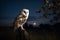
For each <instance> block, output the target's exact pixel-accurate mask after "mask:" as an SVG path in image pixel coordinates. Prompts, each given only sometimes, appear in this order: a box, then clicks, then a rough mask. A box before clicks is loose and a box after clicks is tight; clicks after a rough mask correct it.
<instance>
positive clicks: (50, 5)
mask: <svg viewBox="0 0 60 40" xmlns="http://www.w3.org/2000/svg"><path fill="white" fill-rule="evenodd" d="M50 10H52V11H51V12H52V13H50V14H49V11H50ZM40 12H44V15H43V16H44V17H45V18H48V16H50V15H52V16H53V20H51V21H50V22H53V21H58V20H59V19H60V0H44V5H43V6H42V7H41V9H39V10H36V13H40ZM54 15H56V16H54Z"/></svg>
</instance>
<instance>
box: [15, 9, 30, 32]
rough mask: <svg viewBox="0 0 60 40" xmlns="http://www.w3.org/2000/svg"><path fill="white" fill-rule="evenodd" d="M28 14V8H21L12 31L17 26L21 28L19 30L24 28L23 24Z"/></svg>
mask: <svg viewBox="0 0 60 40" xmlns="http://www.w3.org/2000/svg"><path fill="white" fill-rule="evenodd" d="M28 16H29V9H22V11H21V12H20V13H19V15H18V16H17V17H16V19H15V21H14V31H16V29H17V28H19V27H20V28H21V30H24V28H23V25H24V24H25V23H26V21H27V19H28Z"/></svg>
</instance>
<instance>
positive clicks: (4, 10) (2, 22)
mask: <svg viewBox="0 0 60 40" xmlns="http://www.w3.org/2000/svg"><path fill="white" fill-rule="evenodd" d="M42 5H43V0H0V10H1V11H0V26H10V25H12V23H13V21H14V19H15V17H16V16H17V15H18V14H19V11H21V10H22V9H23V8H28V9H29V11H30V15H29V19H28V22H29V23H31V22H32V21H33V22H37V24H38V23H44V24H45V23H49V21H50V20H51V19H52V18H53V16H50V17H49V18H48V19H46V18H44V17H43V12H41V13H39V14H38V13H35V11H36V10H37V9H40V8H41V7H42Z"/></svg>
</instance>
